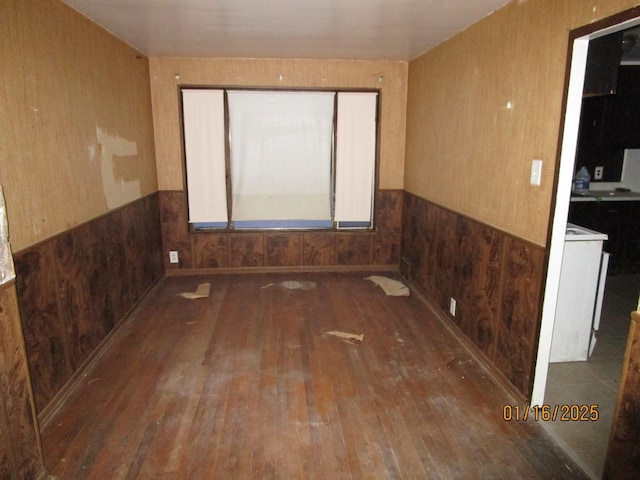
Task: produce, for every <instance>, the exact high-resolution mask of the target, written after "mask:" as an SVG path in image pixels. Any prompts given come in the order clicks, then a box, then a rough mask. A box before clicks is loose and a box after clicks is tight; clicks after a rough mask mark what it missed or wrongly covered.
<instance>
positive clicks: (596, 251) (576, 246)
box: [549, 224, 609, 362]
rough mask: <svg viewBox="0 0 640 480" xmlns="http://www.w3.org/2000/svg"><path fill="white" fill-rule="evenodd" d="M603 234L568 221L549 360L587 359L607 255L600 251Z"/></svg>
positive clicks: (593, 336) (605, 236)
mask: <svg viewBox="0 0 640 480" xmlns="http://www.w3.org/2000/svg"><path fill="white" fill-rule="evenodd" d="M606 239H607V235H606V234H603V233H599V232H595V231H593V230H589V229H586V228H584V227H579V226H577V225H572V224H568V225H567V233H566V236H565V244H564V254H563V256H562V269H561V271H560V288H559V290H558V304H557V306H556V316H555V322H554V325H553V339H552V341H551V357H550V360H549V361H550V362H575V361H584V360H587V359H588V358H589V355H590V353H591V350H593V346H594V345H595V333H596V332H597V330H598V328H599V326H600V313H601V310H602V297H603V295H604V286H605V281H606V275H607V266H608V260H609V254H608V253H606V252H603V251H602V244H603V242H604V241H605V240H606Z"/></svg>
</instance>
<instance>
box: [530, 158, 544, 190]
mask: <svg viewBox="0 0 640 480" xmlns="http://www.w3.org/2000/svg"><path fill="white" fill-rule="evenodd" d="M541 181H542V160H532V161H531V180H530V183H531V185H540V182H541Z"/></svg>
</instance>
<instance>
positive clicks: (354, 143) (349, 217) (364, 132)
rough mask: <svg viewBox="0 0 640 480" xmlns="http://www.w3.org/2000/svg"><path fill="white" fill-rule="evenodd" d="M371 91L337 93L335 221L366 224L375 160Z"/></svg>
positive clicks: (370, 213)
mask: <svg viewBox="0 0 640 480" xmlns="http://www.w3.org/2000/svg"><path fill="white" fill-rule="evenodd" d="M377 95H378V94H377V93H375V92H340V93H338V124H337V135H336V137H337V140H336V196H335V221H336V222H337V225H338V228H340V227H345V228H354V227H365V228H366V227H370V226H371V224H372V220H373V219H372V216H373V192H374V191H375V185H374V183H375V164H376V108H377Z"/></svg>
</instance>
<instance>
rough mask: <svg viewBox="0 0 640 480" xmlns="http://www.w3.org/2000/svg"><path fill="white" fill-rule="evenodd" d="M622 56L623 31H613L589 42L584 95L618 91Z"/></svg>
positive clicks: (607, 93) (609, 93) (608, 93)
mask: <svg viewBox="0 0 640 480" xmlns="http://www.w3.org/2000/svg"><path fill="white" fill-rule="evenodd" d="M621 57H622V32H616V33H612V34H611V35H606V36H604V37H600V38H597V39H595V40H591V41H590V42H589V50H588V52H587V71H586V74H585V79H584V93H583V95H584V96H593V95H611V94H613V93H616V83H617V76H618V65H620V58H621Z"/></svg>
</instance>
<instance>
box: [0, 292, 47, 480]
mask: <svg viewBox="0 0 640 480" xmlns="http://www.w3.org/2000/svg"><path fill="white" fill-rule="evenodd" d="M42 474H44V465H43V459H42V449H41V446H40V434H39V432H38V424H37V420H36V415H35V406H34V401H33V395H32V392H31V381H30V378H29V370H28V366H27V356H26V352H25V348H24V338H23V336H22V329H21V326H20V312H19V309H18V301H17V297H16V289H15V285H14V284H13V282H12V283H9V284H5V285H2V286H0V478H3V479H4V478H6V479H9V478H11V479H14V478H15V479H32V478H39V477H40V475H42Z"/></svg>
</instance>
